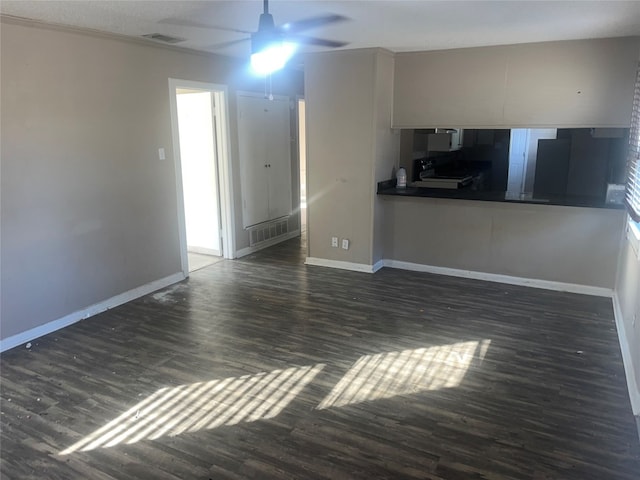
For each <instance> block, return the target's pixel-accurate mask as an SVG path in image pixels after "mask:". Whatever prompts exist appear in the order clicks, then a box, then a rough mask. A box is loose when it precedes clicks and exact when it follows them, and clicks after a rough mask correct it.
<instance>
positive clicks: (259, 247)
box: [235, 229, 300, 258]
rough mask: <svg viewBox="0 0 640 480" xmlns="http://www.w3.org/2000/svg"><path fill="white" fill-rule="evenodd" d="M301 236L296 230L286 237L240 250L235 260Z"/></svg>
mask: <svg viewBox="0 0 640 480" xmlns="http://www.w3.org/2000/svg"><path fill="white" fill-rule="evenodd" d="M299 236H300V229H298V230H294V231H293V232H289V233H287V234H285V235H282V236H280V237H277V238H274V239H271V240H267V241H266V242H262V243H261V244H260V245H254V246H253V247H246V248H241V249H240V250H238V251H236V257H235V258H242V257H246V256H247V255H251V254H252V253H255V252H259V251H260V250H262V249H264V248H267V247H271V246H273V245H277V244H278V243H280V242H284V241H286V240H291V239H292V238H296V237H299Z"/></svg>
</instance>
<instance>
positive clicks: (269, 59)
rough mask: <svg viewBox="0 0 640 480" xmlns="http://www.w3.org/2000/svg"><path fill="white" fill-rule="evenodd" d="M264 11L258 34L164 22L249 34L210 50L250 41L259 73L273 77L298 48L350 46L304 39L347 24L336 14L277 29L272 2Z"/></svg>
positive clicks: (208, 26) (253, 62)
mask: <svg viewBox="0 0 640 480" xmlns="http://www.w3.org/2000/svg"><path fill="white" fill-rule="evenodd" d="M263 7H264V11H263V13H261V14H260V18H259V21H258V30H257V31H255V32H250V31H246V30H240V29H237V28H228V27H222V26H216V25H208V24H205V23H200V22H196V21H177V20H166V21H165V22H167V23H173V24H179V25H185V26H192V27H201V28H214V29H217V30H227V31H232V32H237V33H245V34H248V35H249V36H248V37H246V38H241V39H239V40H231V41H229V42H224V43H218V44H216V45H211V46H210V47H209V48H210V49H214V50H219V49H221V48H225V47H229V46H232V45H235V44H238V43H242V42H246V41H248V40H250V41H251V57H252V58H251V61H252V65H253V66H254V69H256V70H257V71H258V72H259V73H271V71H275V70H277V69H279V68H282V67H283V66H284V64H285V63H286V61H287V60H288V59H289V58H290V57H291V56H292V55H293V53H294V52H295V49H296V48H297V46H298V45H316V46H321V47H329V48H338V47H343V46H345V45H347V43H346V42H339V41H335V40H326V39H323V38H316V37H309V36H306V35H301V33H302V32H304V31H306V30H310V29H313V28H317V27H322V26H325V25H330V24H332V23H336V22H341V21H343V20H347V17H343V16H342V15H336V14H326V15H320V16H316V17H311V18H307V19H303V20H298V21H295V22H289V23H285V24H283V25H279V26H277V25H276V24H275V21H274V20H273V15H271V14H270V13H269V0H263ZM283 58H285V59H284V61H283V60H282V59H283Z"/></svg>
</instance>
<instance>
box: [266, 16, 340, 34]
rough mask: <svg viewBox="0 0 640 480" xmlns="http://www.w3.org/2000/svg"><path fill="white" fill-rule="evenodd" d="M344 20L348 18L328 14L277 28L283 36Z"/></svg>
mask: <svg viewBox="0 0 640 480" xmlns="http://www.w3.org/2000/svg"><path fill="white" fill-rule="evenodd" d="M344 20H349V18H347V17H343V16H342V15H336V14H334V13H330V14H327V15H320V16H319V17H312V18H307V19H305V20H298V21H295V22H289V23H285V24H284V25H281V26H280V27H278V30H279V31H281V32H282V33H285V34H287V33H298V32H303V31H305V30H309V29H311V28H316V27H322V26H325V25H329V24H331V23H336V22H342V21H344Z"/></svg>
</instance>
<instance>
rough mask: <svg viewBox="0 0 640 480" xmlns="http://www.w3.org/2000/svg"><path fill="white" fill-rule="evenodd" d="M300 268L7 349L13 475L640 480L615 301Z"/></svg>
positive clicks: (280, 253)
mask: <svg viewBox="0 0 640 480" xmlns="http://www.w3.org/2000/svg"><path fill="white" fill-rule="evenodd" d="M302 261H303V256H302V252H301V249H300V240H299V239H294V240H291V241H289V242H286V243H284V244H280V245H277V246H275V247H272V248H270V249H268V250H265V251H263V252H260V253H258V254H254V255H251V256H250V257H247V258H244V259H241V260H236V261H222V262H219V263H218V264H216V265H213V266H211V267H207V268H204V269H202V270H198V271H197V272H194V273H193V274H192V276H191V277H190V279H189V280H187V281H185V282H182V283H180V284H178V285H176V286H173V287H171V288H169V289H166V290H164V291H162V292H158V293H156V294H153V295H149V296H147V297H144V298H141V299H138V300H136V301H134V302H131V303H129V304H127V305H123V306H121V307H119V308H115V309H113V310H111V311H108V312H105V313H103V314H101V315H98V316H95V317H93V318H90V319H87V320H85V321H82V322H79V323H77V324H75V325H73V326H70V327H68V328H65V329H63V330H61V331H58V332H55V333H53V334H50V335H47V336H45V337H42V338H40V339H38V340H35V341H34V342H32V343H33V346H32V347H31V348H30V349H26V348H25V347H24V346H22V347H19V348H15V349H13V350H11V351H8V352H5V353H4V354H2V356H1V365H0V367H1V380H2V385H1V388H2V392H1V393H2V395H1V399H2V404H1V411H2V414H1V416H0V422H1V427H2V431H1V437H0V440H1V443H0V448H1V459H2V462H1V466H0V473H1V477H2V479H39V480H41V479H74V478H81V479H137V478H140V479H219V478H220V479H222V478H232V479H252V478H255V479H268V478H288V479H304V478H325V479H333V480H339V479H345V480H346V479H380V478H385V479H399V478H421V479H432V480H433V479H449V480H453V479H532V480H543V479H563V480H564V479H579V480H589V479H593V480H605V479H606V480H608V479H628V480H637V479H638V478H640V445H639V442H638V436H637V431H636V426H635V422H634V417H633V416H632V413H631V407H630V404H629V399H628V395H627V391H626V384H625V376H624V371H623V366H622V359H621V355H620V351H619V346H618V342H617V337H616V331H615V326H614V321H613V312H612V307H611V301H610V300H608V299H605V298H597V297H590V296H582V295H575V294H568V293H559V292H553V291H545V290H536V289H530V288H525V287H518V286H511V285H502V284H497V283H487V282H481V281H475V280H468V279H460V278H452V277H444V276H436V275H430V274H423V273H415V272H406V271H400V270H392V269H383V270H381V271H380V272H378V273H376V274H374V275H370V274H364V273H355V272H347V271H341V270H333V269H328V268H322V267H307V266H304V265H303V262H302ZM34 301H35V300H34Z"/></svg>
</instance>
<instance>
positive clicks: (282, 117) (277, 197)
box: [265, 99, 291, 219]
mask: <svg viewBox="0 0 640 480" xmlns="http://www.w3.org/2000/svg"><path fill="white" fill-rule="evenodd" d="M265 105H266V106H265V109H266V110H267V112H266V116H267V119H266V122H265V127H266V128H265V131H266V132H267V133H266V138H265V145H266V148H265V151H266V153H267V165H269V168H267V171H268V172H269V217H270V219H274V218H279V217H284V216H286V215H290V214H291V124H290V121H291V117H290V112H289V100H288V99H282V100H279V99H276V100H272V101H268V100H267V101H266V103H265Z"/></svg>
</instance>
